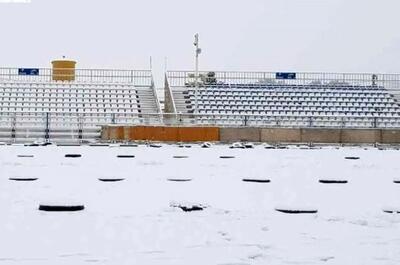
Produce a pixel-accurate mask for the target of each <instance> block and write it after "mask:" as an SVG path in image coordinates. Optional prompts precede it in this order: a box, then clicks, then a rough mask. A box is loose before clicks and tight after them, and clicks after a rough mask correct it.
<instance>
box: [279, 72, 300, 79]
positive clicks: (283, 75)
mask: <svg viewBox="0 0 400 265" xmlns="http://www.w3.org/2000/svg"><path fill="white" fill-rule="evenodd" d="M276 79H296V73H276Z"/></svg>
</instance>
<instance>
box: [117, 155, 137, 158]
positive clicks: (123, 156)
mask: <svg viewBox="0 0 400 265" xmlns="http://www.w3.org/2000/svg"><path fill="white" fill-rule="evenodd" d="M117 158H135V156H134V155H117Z"/></svg>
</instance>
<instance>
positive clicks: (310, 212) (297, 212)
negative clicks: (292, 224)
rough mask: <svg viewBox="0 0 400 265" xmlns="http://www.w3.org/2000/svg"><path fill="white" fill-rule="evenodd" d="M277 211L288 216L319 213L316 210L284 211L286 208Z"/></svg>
mask: <svg viewBox="0 0 400 265" xmlns="http://www.w3.org/2000/svg"><path fill="white" fill-rule="evenodd" d="M275 210H276V211H278V212H281V213H287V214H313V213H318V210H316V209H287V208H286V209H284V208H275Z"/></svg>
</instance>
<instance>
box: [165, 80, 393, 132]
mask: <svg viewBox="0 0 400 265" xmlns="http://www.w3.org/2000/svg"><path fill="white" fill-rule="evenodd" d="M172 93H173V96H174V100H175V105H176V111H177V112H178V113H193V112H195V88H194V87H193V85H186V86H181V87H172ZM197 104H198V105H197V107H198V108H197V112H196V113H197V114H199V115H201V114H204V115H203V116H198V117H197V121H198V122H200V123H204V124H209V123H216V124H223V125H257V126H288V127H298V126H310V127H338V126H340V127H343V126H346V127H400V107H399V104H398V102H397V100H396V99H395V98H394V96H393V95H391V94H390V93H389V92H388V91H387V90H386V89H385V88H384V87H381V86H374V85H370V86H359V85H350V84H325V85H321V84H318V85H313V84H309V85H286V84H208V85H204V84H202V85H200V86H199V88H198V97H197Z"/></svg>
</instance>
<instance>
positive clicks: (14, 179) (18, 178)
mask: <svg viewBox="0 0 400 265" xmlns="http://www.w3.org/2000/svg"><path fill="white" fill-rule="evenodd" d="M9 180H13V181H36V180H38V178H22V177H14V178H9Z"/></svg>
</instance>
